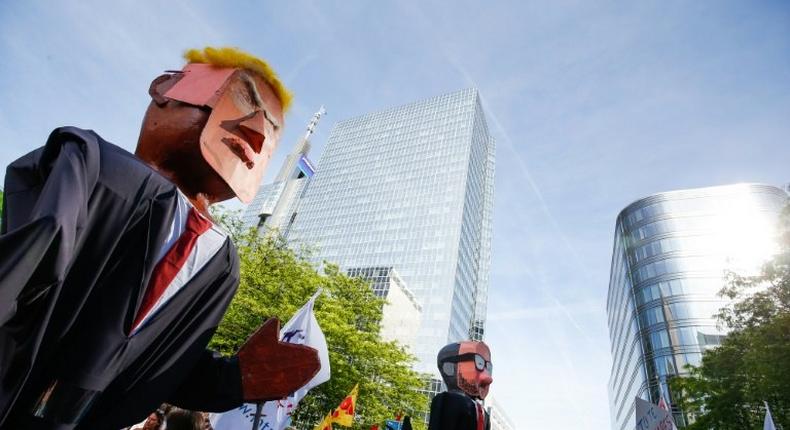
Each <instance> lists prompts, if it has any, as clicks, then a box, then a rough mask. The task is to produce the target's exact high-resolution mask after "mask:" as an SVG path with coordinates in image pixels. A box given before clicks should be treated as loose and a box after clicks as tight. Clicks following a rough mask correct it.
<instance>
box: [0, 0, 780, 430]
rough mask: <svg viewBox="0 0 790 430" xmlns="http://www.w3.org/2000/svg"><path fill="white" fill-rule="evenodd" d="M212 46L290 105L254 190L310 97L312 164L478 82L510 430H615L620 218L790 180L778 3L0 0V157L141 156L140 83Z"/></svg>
mask: <svg viewBox="0 0 790 430" xmlns="http://www.w3.org/2000/svg"><path fill="white" fill-rule="evenodd" d="M231 3H233V4H232V5H231ZM207 44H212V45H234V46H239V47H242V48H244V49H246V50H249V51H251V52H253V53H256V54H259V55H261V56H263V57H265V58H267V59H268V60H269V61H270V62H271V63H272V64H273V65H274V66H275V68H276V69H277V70H279V71H280V73H281V75H282V77H283V79H284V80H285V81H286V83H287V85H289V86H290V87H291V88H292V89H293V90H294V92H295V93H296V103H295V107H294V109H293V110H292V112H291V113H290V115H289V117H288V119H287V121H288V124H287V128H286V133H285V136H284V140H283V141H282V142H281V147H280V149H279V153H278V155H277V157H276V158H275V160H274V164H273V166H275V169H272V170H270V172H269V175H268V177H271V176H272V175H273V174H274V170H276V167H278V166H279V164H280V160H281V159H282V156H283V155H284V154H285V153H286V151H287V150H288V149H289V148H290V146H291V145H293V143H294V142H295V140H296V138H297V136H298V135H299V134H301V132H302V130H303V127H304V125H305V124H306V122H307V121H308V119H309V117H310V115H312V113H313V112H314V111H315V110H316V109H317V108H318V107H319V106H320V105H322V104H323V105H325V106H326V108H327V110H328V112H329V115H328V116H327V117H325V119H324V120H323V121H322V124H321V125H319V127H318V132H317V133H316V135H315V137H314V138H313V143H314V150H313V158H314V159H318V158H319V156H320V154H321V151H322V148H323V144H324V143H325V142H326V138H327V136H328V134H329V131H330V129H331V125H332V124H333V123H334V122H336V121H338V120H340V119H346V118H349V117H353V116H357V115H360V114H364V113H367V112H370V111H374V110H379V109H383V108H387V107H391V106H396V105H400V104H403V103H408V102H411V101H414V100H418V99H421V98H425V97H429V96H433V95H437V94H441V93H445V92H449V91H453V90H456V89H460V88H464V87H469V86H476V87H478V88H479V89H480V92H481V94H482V96H483V98H484V105H485V109H486V112H487V115H488V121H489V127H490V128H491V130H492V132H493V134H494V135H495V136H496V138H497V142H498V150H497V180H496V198H495V209H494V252H493V258H494V261H493V266H492V271H493V272H492V276H491V287H490V299H489V327H488V342H489V343H490V345H491V347H492V350H493V359H494V362H495V373H494V379H495V381H494V385H493V387H492V392H493V394H494V396H496V397H497V399H498V401H499V402H500V403H501V404H503V405H504V406H505V408H506V410H507V412H508V414H509V415H510V417H511V418H512V419H513V420H514V421H515V422H516V423H517V425H518V427H519V428H530V429H538V430H540V429H546V430H548V429H570V428H609V412H608V400H607V388H606V383H607V379H608V375H609V366H610V361H611V359H610V355H609V346H608V334H607V327H606V315H605V310H604V305H605V297H606V290H607V284H608V277H609V263H610V258H611V247H612V239H613V229H614V222H615V217H616V215H617V213H618V212H619V211H620V209H622V208H623V207H624V206H626V205H627V204H628V203H630V202H631V201H633V200H635V199H638V198H640V197H643V196H646V195H649V194H651V193H655V192H660V191H667V190H673V189H681V188H691V187H700V186H707V185H719V184H728V183H735V182H746V181H748V182H763V183H769V184H776V185H781V184H784V183H786V182H788V181H790V175H789V174H788V165H790V144H789V143H790V4H788V3H787V2H784V1H753V2H734V1H732V2H731V1H688V2H678V1H655V2H648V1H644V2H614V1H600V2H591V1H579V2H573V1H545V2H533V1H513V2H467V1H452V2H450V1H447V2H432V1H414V2H363V1H325V2H318V1H316V2H308V1H288V2H278V3H274V2H272V3H264V2H256V1H237V2H187V1H176V0H172V1H168V2H159V3H155V2H149V1H118V2H106V1H79V2H68V3H67V2H45V1H16V2H14V1H3V2H0V55H1V56H2V61H0V94H2V103H0V142H2V151H0V164H2V165H6V164H8V163H9V162H10V161H12V160H13V159H15V158H17V157H19V156H20V155H22V154H24V153H25V152H27V151H29V150H32V149H33V148H35V147H37V146H40V145H41V144H43V142H44V141H45V139H46V136H47V135H48V134H49V132H50V131H51V129H53V128H54V127H57V126H60V125H77V126H80V127H84V128H92V129H95V130H96V131H97V132H99V133H100V134H102V136H104V137H105V138H106V139H108V140H110V141H113V142H115V143H117V144H119V145H121V146H123V147H125V148H127V149H130V150H131V149H133V148H134V145H135V143H136V137H137V133H138V131H139V125H140V120H141V118H142V115H143V113H144V110H145V107H146V105H147V104H148V102H149V98H148V96H147V93H146V91H147V89H148V85H149V83H150V81H151V79H152V78H154V77H156V76H157V75H158V74H159V73H160V72H161V71H162V70H165V69H173V68H178V67H180V65H181V64H182V61H181V59H180V55H181V53H182V51H183V50H184V49H186V48H189V47H199V46H203V45H207Z"/></svg>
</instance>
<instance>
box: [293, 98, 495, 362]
mask: <svg viewBox="0 0 790 430" xmlns="http://www.w3.org/2000/svg"><path fill="white" fill-rule="evenodd" d="M493 179H494V140H493V138H492V137H491V136H490V134H489V132H488V127H487V125H486V120H485V116H484V113H483V110H482V106H481V102H480V99H479V97H478V95H477V91H476V90H474V89H468V90H462V91H458V92H454V93H451V94H446V95H442V96H438V97H433V98H430V99H427V100H423V101H420V102H416V103H411V104H408V105H405V106H401V107H397V108H393V109H388V110H385V111H381V112H377V113H372V114H368V115H364V116H361V117H357V118H353V119H349V120H346V121H342V122H339V123H338V124H337V125H336V126H335V127H334V128H333V130H332V133H331V135H330V137H329V141H328V143H327V145H326V148H325V150H324V153H323V155H322V157H321V160H320V162H319V163H318V166H317V170H316V174H315V175H314V176H313V178H312V180H311V182H310V184H309V186H308V187H307V189H306V190H305V193H304V196H303V197H302V199H301V202H300V203H299V209H298V211H297V212H296V214H295V216H294V219H293V224H292V226H291V227H290V228H289V230H288V236H287V238H288V241H289V242H290V243H291V244H293V245H296V246H299V245H307V246H311V247H314V248H315V254H316V261H317V262H319V263H320V262H321V261H322V260H327V261H330V262H334V263H337V264H339V265H340V266H341V268H343V269H344V270H348V269H352V268H364V267H392V268H394V269H395V270H396V271H397V273H398V274H399V275H400V277H401V278H402V279H403V281H405V284H406V285H408V287H409V289H410V290H411V291H413V293H414V296H415V298H416V300H417V302H418V303H419V305H420V306H421V308H422V313H421V321H420V325H419V333H418V335H417V336H416V337H415V341H414V344H413V345H410V349H411V351H412V353H414V354H415V355H416V356H417V358H418V361H419V362H418V364H417V366H416V370H418V371H421V372H428V373H432V374H435V375H436V374H437V370H436V368H435V367H436V364H435V360H436V353H437V351H438V350H439V349H440V348H441V347H442V346H444V345H445V344H447V343H448V342H451V341H457V340H463V339H469V338H470V337H477V338H482V336H483V334H484V328H485V313H486V306H485V303H486V302H485V299H486V296H487V288H488V285H487V283H488V271H489V267H490V258H491V251H490V250H491V206H492V203H493Z"/></svg>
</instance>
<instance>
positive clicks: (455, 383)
mask: <svg viewBox="0 0 790 430" xmlns="http://www.w3.org/2000/svg"><path fill="white" fill-rule="evenodd" d="M436 362H437V365H438V366H439V373H441V375H442V379H444V383H445V385H447V391H445V392H442V393H439V394H437V395H436V397H434V398H433V401H432V402H431V417H430V421H429V423H428V429H429V430H489V429H490V428H491V423H490V419H489V416H488V413H487V412H486V411H485V409H484V408H483V399H485V398H486V396H487V395H488V389H489V387H490V385H491V383H492V382H493V379H492V378H491V371H492V370H493V368H492V364H491V351H490V350H489V349H488V345H486V344H485V343H483V342H477V341H465V342H457V343H451V344H449V345H446V346H445V347H444V348H442V349H441V350H439V354H438V355H437V357H436Z"/></svg>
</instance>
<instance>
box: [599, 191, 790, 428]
mask: <svg viewBox="0 0 790 430" xmlns="http://www.w3.org/2000/svg"><path fill="white" fill-rule="evenodd" d="M786 202H787V194H785V192H784V191H782V190H781V189H779V188H775V187H771V186H767V185H755V184H738V185H728V186H720V187H710V188H698V189H692V190H683V191H673V192H667V193H660V194H656V195H653V196H650V197H647V198H644V199H641V200H638V201H636V202H634V203H632V204H630V205H629V206H627V207H626V208H625V209H623V211H622V212H620V215H619V216H618V217H617V224H616V228H615V240H614V251H613V255H612V268H611V276H610V280H609V293H608V298H607V302H606V311H607V316H608V319H609V336H610V342H611V345H610V346H611V353H612V357H613V363H612V371H611V375H610V379H609V404H610V414H611V422H612V428H613V429H615V430H625V429H631V428H633V427H634V425H635V417H634V398H635V397H637V396H638V397H641V398H643V399H645V400H648V401H651V402H653V403H658V400H659V397H660V396H662V395H663V396H664V397H665V399H666V400H667V401H668V402H669V403H670V404H671V403H673V402H672V393H671V392H670V390H669V389H668V387H667V378H668V377H671V376H673V375H677V374H682V373H684V372H685V366H686V365H687V364H690V365H698V364H699V362H700V358H701V355H702V352H703V351H704V350H705V349H706V348H711V347H715V346H716V345H718V344H720V343H721V340H722V338H723V336H724V335H725V334H726V333H725V332H723V331H722V330H721V329H720V328H719V327H717V324H716V319H715V317H714V314H716V313H717V312H718V311H719V309H720V308H721V307H722V306H723V305H725V304H726V302H725V301H724V299H723V298H721V297H719V295H718V292H719V291H720V290H721V288H722V287H723V286H724V282H725V281H724V277H725V275H726V273H727V272H728V271H733V272H736V273H742V274H748V273H754V272H755V271H756V270H757V269H758V268H759V266H760V263H761V262H762V261H764V260H765V259H767V258H768V257H770V255H771V254H772V253H773V252H775V250H776V244H775V238H776V233H777V230H776V227H777V222H778V217H779V212H780V211H781V208H782V207H783V205H784V204H786ZM662 393H663V394H662ZM673 414H674V418H675V422H676V423H677V424H678V426H679V427H682V426H683V425H684V424H685V421H684V416H683V414H682V411H680V410H678V409H677V408H675V407H674V406H673Z"/></svg>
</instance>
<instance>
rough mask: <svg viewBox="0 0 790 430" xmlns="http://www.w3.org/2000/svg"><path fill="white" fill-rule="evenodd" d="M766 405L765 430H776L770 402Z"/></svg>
mask: <svg viewBox="0 0 790 430" xmlns="http://www.w3.org/2000/svg"><path fill="white" fill-rule="evenodd" d="M763 403H765V421H763V430H776V426H775V425H774V419H773V418H772V417H771V410H770V409H769V408H768V402H766V401H763Z"/></svg>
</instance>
